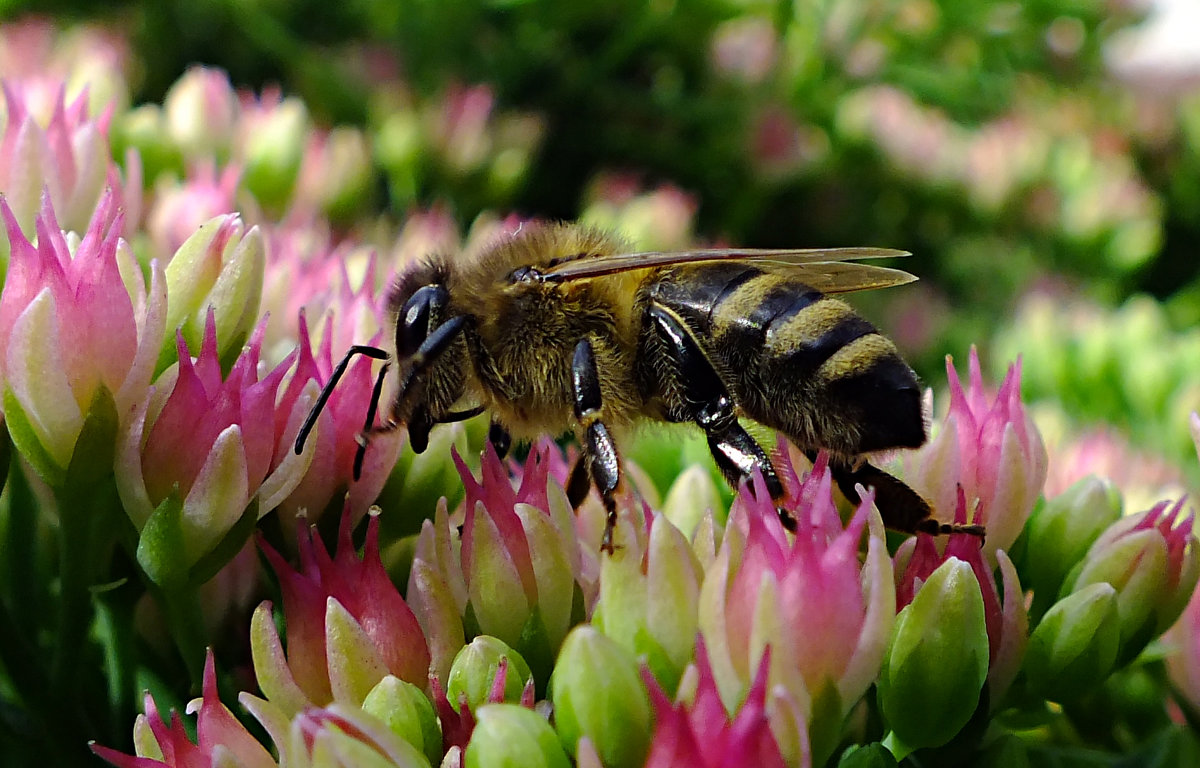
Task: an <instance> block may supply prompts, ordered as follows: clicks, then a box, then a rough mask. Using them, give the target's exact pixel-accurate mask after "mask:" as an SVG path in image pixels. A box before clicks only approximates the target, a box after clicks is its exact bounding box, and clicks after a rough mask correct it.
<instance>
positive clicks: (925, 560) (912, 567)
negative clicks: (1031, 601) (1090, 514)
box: [896, 489, 1029, 704]
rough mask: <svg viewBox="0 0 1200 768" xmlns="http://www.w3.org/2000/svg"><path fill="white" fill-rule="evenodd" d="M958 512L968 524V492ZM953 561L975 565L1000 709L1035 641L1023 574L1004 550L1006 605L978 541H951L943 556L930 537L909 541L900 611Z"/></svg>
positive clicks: (900, 564) (899, 562)
mask: <svg viewBox="0 0 1200 768" xmlns="http://www.w3.org/2000/svg"><path fill="white" fill-rule="evenodd" d="M955 509H956V512H955V516H954V522H956V523H962V522H965V521H966V517H967V501H966V497H965V495H964V493H963V491H962V489H960V490H959V493H958V503H957V505H956V507H955ZM950 558H957V559H958V560H961V561H963V562H965V563H967V564H968V565H970V566H971V571H972V572H973V573H974V574H975V579H976V581H978V583H979V590H980V594H981V595H982V597H983V615H984V623H985V625H986V626H987V635H988V662H989V663H988V683H989V694H990V696H991V701H992V703H993V704H995V703H997V702H999V701H1000V700H1001V698H1002V697H1003V695H1004V693H1005V691H1007V690H1008V686H1009V684H1010V683H1012V681H1013V678H1014V677H1015V676H1016V674H1017V671H1018V670H1019V669H1020V666H1021V660H1022V657H1023V656H1024V653H1025V647H1026V644H1027V642H1028V639H1029V638H1028V634H1029V616H1028V614H1027V612H1026V609H1025V596H1024V593H1023V592H1022V590H1021V583H1020V581H1019V580H1018V578H1017V569H1016V567H1015V566H1013V563H1012V561H1011V560H1010V559H1009V558H1008V555H1007V554H1006V553H1005V552H1004V550H999V551H997V552H996V559H997V560H998V561H999V566H1000V575H1001V579H1002V584H1003V586H1004V589H1003V594H1004V600H1003V602H1002V601H1001V599H1000V595H1001V590H999V589H997V586H996V577H995V574H994V573H993V569H992V567H991V566H990V565H988V564H987V563H985V561H984V557H983V548H982V545H981V544H980V542H979V538H978V537H977V536H972V535H970V534H966V533H958V534H952V535H950V536H949V537H947V538H946V543H945V547H944V549H943V551H941V552H939V551H938V546H937V541H936V540H935V538H934V537H933V536H930V535H929V534H926V533H922V534H918V535H917V536H915V537H913V538H910V539H908V540H907V541H905V542H904V544H902V545H901V546H900V549H899V551H898V552H897V553H896V568H897V572H898V573H899V574H900V575H899V578H898V579H897V582H896V608H897V610H900V609H903V608H904V607H905V606H906V605H908V604H909V603H911V602H912V600H913V597H914V596H915V595H916V593H917V591H918V590H919V589H920V588H921V585H922V584H924V583H925V581H927V580H928V579H929V577H930V575H931V574H932V573H933V572H934V571H936V570H937V569H938V567H939V566H940V565H941V564H942V563H944V562H946V561H947V560H949V559H950Z"/></svg>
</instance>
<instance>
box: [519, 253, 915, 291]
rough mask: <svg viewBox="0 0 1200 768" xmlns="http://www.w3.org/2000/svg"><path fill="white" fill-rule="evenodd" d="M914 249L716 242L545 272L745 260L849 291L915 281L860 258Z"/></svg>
mask: <svg viewBox="0 0 1200 768" xmlns="http://www.w3.org/2000/svg"><path fill="white" fill-rule="evenodd" d="M908 255H910V254H909V253H908V252H907V251H898V250H894V249H892V248H804V249H792V250H774V249H761V248H716V249H704V250H694V251H647V252H644V253H619V254H614V255H611V256H596V257H592V258H581V259H573V260H571V261H567V262H563V263H562V264H559V265H557V266H555V267H554V268H552V269H550V270H547V271H546V272H544V273H543V275H542V279H543V280H546V281H548V282H554V283H563V282H568V281H571V280H583V279H586V278H592V277H604V276H605V275H613V274H617V273H619V272H629V271H633V270H638V269H652V268H654V267H666V266H671V265H673V264H695V263H701V262H706V261H745V262H752V263H754V264H758V265H760V266H762V267H764V268H765V269H768V270H771V271H773V272H787V273H792V274H795V275H796V276H797V277H799V278H800V279H802V280H804V282H805V283H807V284H808V285H811V286H812V287H813V288H816V289H817V290H819V291H821V292H822V293H845V292H848V291H863V290H868V289H872V288H886V287H889V286H893V285H903V284H905V283H910V282H912V281H914V280H916V279H917V278H916V277H914V276H913V275H910V274H909V273H907V272H904V271H903V270H899V269H890V268H888V267H875V266H871V265H869V264H856V263H854V262H855V261H856V260H858V259H892V258H899V257H902V256H908Z"/></svg>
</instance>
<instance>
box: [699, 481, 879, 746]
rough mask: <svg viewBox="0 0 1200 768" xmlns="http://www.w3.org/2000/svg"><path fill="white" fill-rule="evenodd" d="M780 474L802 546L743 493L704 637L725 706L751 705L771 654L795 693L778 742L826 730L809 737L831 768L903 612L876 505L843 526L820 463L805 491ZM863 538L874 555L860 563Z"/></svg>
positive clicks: (764, 505)
mask: <svg viewBox="0 0 1200 768" xmlns="http://www.w3.org/2000/svg"><path fill="white" fill-rule="evenodd" d="M778 466H779V467H780V469H781V472H782V473H783V475H784V477H785V478H787V477H788V476H789V475H790V476H791V481H790V482H787V481H785V485H786V486H787V487H789V489H791V491H790V493H789V495H788V498H787V499H786V500H785V501H784V503H783V506H784V507H785V508H787V509H788V510H790V511H791V512H792V515H793V517H794V518H795V520H796V526H797V529H796V534H795V537H794V538H791V537H789V536H788V535H787V533H786V532H785V531H784V529H783V526H782V524H781V523H780V521H779V518H778V514H777V512H776V510H775V505H774V502H772V501H771V500H770V496H769V494H768V493H767V491H766V487H765V484H764V483H763V481H762V479H761V478H758V477H756V478H755V481H754V490H755V493H754V494H753V496H752V495H751V494H750V492H749V490H748V489H744V490H743V491H742V493H741V494H739V496H738V498H737V500H736V501H735V503H734V507H733V510H732V512H731V514H730V520H729V524H728V525H727V527H726V529H725V538H724V541H723V542H722V544H721V549H720V551H719V553H718V554H717V559H716V561H715V562H713V564H712V565H711V566H710V567H709V568H708V570H707V573H706V574H705V578H704V584H703V587H702V588H701V593H700V631H701V634H702V635H703V636H704V639H705V643H706V645H707V646H708V649H709V657H710V659H711V661H712V667H713V673H714V674H715V676H716V680H717V684H718V686H719V688H720V690H721V696H722V699H723V700H724V701H725V702H726V705H727V706H732V705H733V704H734V703H735V702H737V701H738V700H740V698H741V697H742V696H743V695H744V694H745V692H746V691H747V690H748V688H749V686H750V682H751V677H752V675H753V672H754V670H755V669H756V668H757V666H758V664H759V661H760V659H761V658H762V657H763V654H764V653H765V650H766V648H768V647H769V648H771V659H772V662H771V683H772V685H780V686H782V687H783V688H784V689H785V690H786V691H787V692H788V693H789V695H790V697H791V700H792V701H793V702H794V704H793V706H794V707H795V708H796V711H797V713H798V714H799V716H800V721H799V722H798V723H793V724H792V725H791V726H790V727H788V728H786V729H785V730H777V731H776V735H777V736H778V737H779V738H780V739H781V742H783V743H796V742H795V740H796V738H797V737H796V735H795V734H796V733H799V732H800V730H801V729H803V728H804V725H805V723H804V721H805V720H808V719H811V718H817V719H819V720H820V722H816V721H815V720H813V721H811V722H809V723H808V726H809V732H810V733H812V734H814V735H815V736H816V735H820V736H822V739H821V740H819V742H814V744H813V755H815V756H818V762H823V761H824V759H825V758H827V757H828V756H829V754H831V751H832V749H833V748H834V747H835V746H836V744H837V735H838V733H839V729H840V726H841V722H842V719H843V718H844V716H845V715H846V713H847V712H849V710H850V708H851V707H852V706H853V705H854V704H855V703H856V702H857V701H858V700H859V698H861V697H862V695H863V694H864V693H865V692H866V691H867V689H868V688H869V687H870V685H871V683H872V682H873V681H874V680H875V677H876V676H877V675H878V673H879V668H880V665H881V663H882V661H883V655H884V651H885V648H886V646H887V640H888V633H889V632H890V630H891V626H892V622H893V620H894V618H895V613H896V608H895V605H896V596H895V591H894V589H893V587H892V564H891V560H890V559H889V558H888V555H887V547H886V545H885V542H884V538H883V524H882V521H881V520H880V519H879V515H878V513H877V512H875V511H874V509H873V507H872V505H871V501H870V499H869V498H868V500H867V501H865V502H864V503H863V504H861V505H860V506H859V508H858V509H857V510H856V511H855V513H854V514H853V516H852V517H851V519H850V521H849V522H848V523H847V524H845V526H843V524H842V522H841V518H840V517H839V516H838V511H837V507H836V506H835V505H834V502H833V497H832V495H831V494H832V491H831V482H832V481H831V477H830V474H829V471H828V469H827V466H826V464H825V463H824V459H823V458H822V459H819V460H818V462H817V466H816V467H814V469H813V471H812V473H811V474H810V475H808V477H807V478H806V479H805V480H804V481H803V483H800V482H798V481H796V480H795V474H794V472H793V471H792V469H791V465H790V462H786V461H780V462H779V464H778ZM868 524H869V525H868ZM864 532H865V533H867V552H866V557H865V559H864V560H863V561H860V560H859V547H860V542H861V541H862V538H863V534H864ZM827 721H828V722H827ZM826 742H828V743H826Z"/></svg>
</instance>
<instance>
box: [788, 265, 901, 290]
mask: <svg viewBox="0 0 1200 768" xmlns="http://www.w3.org/2000/svg"><path fill="white" fill-rule="evenodd" d="M784 270H786V271H787V272H789V273H791V274H794V275H795V276H796V277H797V278H799V279H800V280H803V281H804V282H805V283H806V284H807V285H809V286H811V287H813V288H816V289H817V290H818V291H820V292H821V293H849V292H850V291H870V290H874V289H876V288H891V287H893V286H896V285H905V284H906V283H912V282H915V281H916V280H917V276H916V275H912V274H909V273H908V272H905V271H904V270H901V269H891V268H889V267H876V266H872V265H870V264H855V263H854V262H842V261H828V262H821V263H817V264H803V265H794V264H787V265H786V266H785V267H784Z"/></svg>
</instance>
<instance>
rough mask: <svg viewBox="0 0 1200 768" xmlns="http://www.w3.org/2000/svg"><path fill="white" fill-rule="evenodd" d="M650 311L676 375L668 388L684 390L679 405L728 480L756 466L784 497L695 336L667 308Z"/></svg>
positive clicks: (776, 495)
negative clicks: (703, 439) (694, 424)
mask: <svg viewBox="0 0 1200 768" xmlns="http://www.w3.org/2000/svg"><path fill="white" fill-rule="evenodd" d="M649 312H650V317H651V321H652V322H653V323H654V325H655V327H656V329H657V331H658V334H659V340H660V341H661V342H662V348H663V350H664V352H665V354H666V355H667V357H668V359H669V362H670V364H669V365H667V366H664V370H665V371H667V372H666V374H665V375H666V376H670V377H673V378H674V379H675V380H674V381H673V382H664V383H669V384H671V385H672V386H670V387H669V388H668V389H671V390H676V391H679V392H682V395H683V396H682V403H680V405H681V407H682V409H683V411H684V412H685V413H687V414H688V416H689V418H690V419H691V420H692V421H694V422H696V424H698V425H699V426H700V428H701V429H703V430H704V434H705V435H706V436H707V437H708V450H709V452H710V453H712V456H713V460H714V461H716V463H717V468H718V469H719V470H720V471H721V474H722V475H723V476H724V477H725V480H726V482H728V483H729V484H730V485H731V486H732V487H734V488H737V487H738V485H740V484H741V483H742V482H743V481H745V480H748V479H749V478H750V477H751V476H752V475H753V474H754V470H756V469H757V470H758V471H759V472H760V473H761V474H762V478H763V481H764V483H765V484H766V487H767V493H769V494H770V495H771V499H772V500H774V501H776V502H779V501H780V500H781V499H783V496H784V489H783V483H782V482H780V480H779V475H778V474H777V473H776V472H775V467H774V465H773V464H772V463H771V459H770V457H768V456H767V454H766V452H765V451H764V450H763V449H762V446H760V445H759V444H758V443H757V442H755V440H754V438H753V437H751V436H750V434H749V433H748V432H746V430H745V429H743V428H742V425H741V424H739V423H738V420H737V414H736V413H735V412H734V403H733V397H732V396H731V395H730V394H729V389H728V387H726V386H725V382H724V381H722V380H721V376H720V375H719V374H718V373H717V371H716V369H715V368H713V365H712V362H711V361H709V359H708V357H707V356H706V355H705V354H704V352H703V350H701V349H700V345H699V344H698V343H697V342H696V339H695V337H693V335H692V333H691V332H690V331H689V330H688V329H687V328H686V327H685V326H684V324H683V323H682V322H681V321H680V320H679V319H678V318H676V317H674V316H673V315H672V314H671V313H670V312H668V311H666V310H664V309H663V308H661V307H658V306H651V307H650V310H649ZM778 511H779V519H780V520H781V521H782V522H783V525H784V527H785V528H788V529H789V530H794V529H795V525H796V523H795V520H794V519H793V518H792V516H791V515H790V514H789V513H788V512H787V511H786V510H784V509H783V508H781V507H780V508H778Z"/></svg>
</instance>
